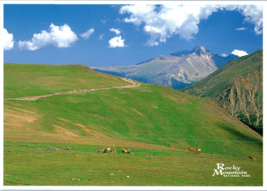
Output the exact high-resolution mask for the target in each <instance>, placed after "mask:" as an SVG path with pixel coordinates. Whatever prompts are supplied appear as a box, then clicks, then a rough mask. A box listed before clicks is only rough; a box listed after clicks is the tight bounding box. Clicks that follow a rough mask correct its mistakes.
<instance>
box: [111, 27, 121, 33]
mask: <svg viewBox="0 0 267 191" xmlns="http://www.w3.org/2000/svg"><path fill="white" fill-rule="evenodd" d="M109 30H110V31H111V32H115V33H116V35H119V34H120V33H121V31H120V30H119V29H114V28H111V29H109Z"/></svg>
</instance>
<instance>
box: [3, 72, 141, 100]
mask: <svg viewBox="0 0 267 191" xmlns="http://www.w3.org/2000/svg"><path fill="white" fill-rule="evenodd" d="M121 79H122V80H124V81H127V82H130V83H132V85H126V86H114V87H109V88H95V89H94V88H92V89H82V90H71V91H67V92H61V93H54V94H46V95H39V96H29V97H18V98H6V99H4V101H8V100H25V101H34V100H37V99H39V98H42V97H50V96H58V95H66V94H73V93H83V92H89V91H97V90H109V89H121V88H135V87H138V86H140V83H137V82H134V81H133V80H131V79H129V78H124V77H121Z"/></svg>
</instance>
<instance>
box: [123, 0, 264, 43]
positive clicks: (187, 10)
mask: <svg viewBox="0 0 267 191" xmlns="http://www.w3.org/2000/svg"><path fill="white" fill-rule="evenodd" d="M219 10H228V11H234V10H236V11H239V12H240V13H241V14H242V15H244V16H245V21H246V22H250V23H252V24H254V25H255V28H254V31H255V33H256V34H261V33H262V6H257V5H200V4H184V5H178V4H162V5H159V6H158V5H152V4H148V5H143V4H136V5H124V6H122V7H121V8H120V10H119V13H120V14H126V13H127V14H130V16H129V17H127V18H124V20H123V21H124V22H126V23H133V24H134V25H136V26H140V25H141V24H144V27H143V30H144V32H145V33H146V34H148V35H149V36H150V39H149V40H148V41H147V43H146V44H147V45H150V46H155V45H158V44H159V42H166V40H167V38H170V37H172V36H173V35H178V34H179V35H180V37H181V38H183V39H186V40H188V41H189V40H190V39H193V38H194V35H196V34H197V33H198V31H199V28H198V24H199V23H200V21H201V20H205V19H207V18H208V17H209V16H210V15H211V14H212V13H214V12H217V11H219Z"/></svg>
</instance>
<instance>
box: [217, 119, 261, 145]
mask: <svg viewBox="0 0 267 191" xmlns="http://www.w3.org/2000/svg"><path fill="white" fill-rule="evenodd" d="M216 125H218V126H219V127H221V129H223V130H225V131H227V132H229V133H231V134H232V135H234V136H235V137H236V139H235V140H234V141H243V142H250V143H251V144H259V145H261V146H262V141H261V140H259V139H258V138H256V137H254V136H253V135H251V136H249V135H246V134H244V133H242V132H240V131H238V130H237V129H235V128H234V127H231V126H229V125H227V124H224V123H217V124H216ZM248 133H249V132H248Z"/></svg>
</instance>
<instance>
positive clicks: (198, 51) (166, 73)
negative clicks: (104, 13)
mask: <svg viewBox="0 0 267 191" xmlns="http://www.w3.org/2000/svg"><path fill="white" fill-rule="evenodd" d="M234 58H237V56H234V55H229V56H228V57H221V56H219V55H217V54H213V53H212V52H210V51H208V50H206V49H205V48H204V47H203V46H197V47H195V48H194V49H193V50H192V51H188V50H185V51H178V52H174V53H172V54H170V55H161V56H158V57H156V58H154V59H151V60H148V61H145V62H142V63H139V64H136V65H130V66H110V67H91V68H92V69H94V70H96V71H99V72H103V73H108V74H113V75H118V76H124V77H128V78H132V79H135V80H139V81H142V82H146V83H154V84H158V85H163V86H171V87H173V88H175V89H181V88H183V87H186V86H189V85H191V84H193V83H195V82H197V81H199V80H201V79H202V78H204V77H206V76H208V75H209V74H210V73H212V72H214V71H215V70H217V69H218V68H220V67H221V66H222V65H224V64H226V63H227V62H228V61H229V60H232V59H234Z"/></svg>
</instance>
